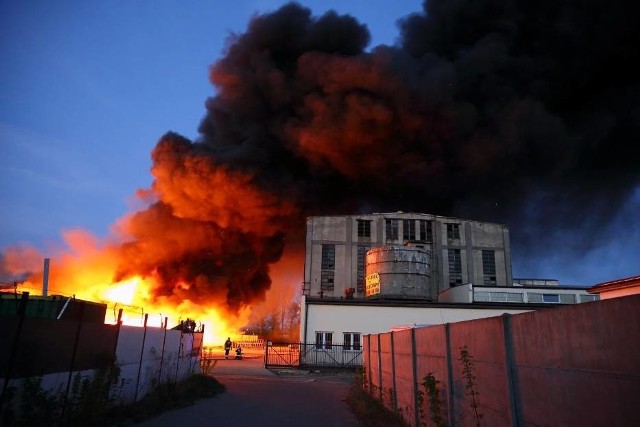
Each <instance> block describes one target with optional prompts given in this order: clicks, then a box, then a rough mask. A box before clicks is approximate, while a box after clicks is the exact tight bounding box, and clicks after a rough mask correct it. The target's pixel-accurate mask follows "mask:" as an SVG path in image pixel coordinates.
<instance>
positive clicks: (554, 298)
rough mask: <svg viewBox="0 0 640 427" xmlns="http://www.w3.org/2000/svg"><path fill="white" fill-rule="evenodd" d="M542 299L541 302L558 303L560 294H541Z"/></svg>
mask: <svg viewBox="0 0 640 427" xmlns="http://www.w3.org/2000/svg"><path fill="white" fill-rule="evenodd" d="M542 301H543V302H550V303H559V302H560V295H558V294H542Z"/></svg>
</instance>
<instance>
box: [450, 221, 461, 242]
mask: <svg viewBox="0 0 640 427" xmlns="http://www.w3.org/2000/svg"><path fill="white" fill-rule="evenodd" d="M459 238H460V224H447V239H459Z"/></svg>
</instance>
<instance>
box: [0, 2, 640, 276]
mask: <svg viewBox="0 0 640 427" xmlns="http://www.w3.org/2000/svg"><path fill="white" fill-rule="evenodd" d="M284 3H286V2H285V1H267V0H262V1H242V0H239V1H236V2H233V3H231V2H221V1H193V2H178V1H157V0H155V1H108V2H104V1H71V0H69V1H60V2H51V1H39V0H32V1H28V2H24V1H7V0H0V32H1V34H0V176H1V177H2V178H1V181H0V200H2V202H3V207H2V210H1V212H2V213H1V215H2V218H1V220H2V221H1V223H2V227H1V228H0V248H2V247H5V246H7V245H10V244H15V243H26V244H30V245H34V246H36V247H40V248H45V247H47V246H48V245H49V244H50V243H53V242H56V241H58V240H59V238H60V234H59V233H60V231H61V230H63V229H69V228H76V227H79V228H83V229H87V230H90V231H91V232H93V233H95V234H96V235H98V236H103V235H106V234H107V233H108V229H109V227H110V225H112V224H113V223H114V222H115V220H116V219H117V218H118V217H120V216H122V215H123V214H125V213H126V212H128V211H130V210H131V209H132V207H133V206H132V204H133V203H134V202H135V201H134V197H133V195H134V193H135V191H136V189H138V188H146V187H148V186H149V184H150V183H151V175H150V173H149V168H150V166H151V162H150V158H149V153H150V151H151V150H152V148H153V147H154V145H155V143H156V142H157V140H158V138H160V137H161V136H162V135H163V134H164V133H165V132H167V131H169V130H173V131H176V132H178V133H181V134H183V135H185V136H187V137H189V138H195V137H196V136H197V127H198V124H199V122H200V120H201V118H202V117H203V115H204V114H205V109H204V102H205V100H206V98H207V97H208V96H211V95H212V94H213V93H214V92H213V88H212V86H211V85H210V84H209V82H208V67H209V65H211V64H212V63H213V62H214V61H215V60H216V59H217V58H219V57H220V56H221V54H222V53H223V49H224V41H225V39H226V37H227V36H228V35H229V34H230V33H232V32H242V31H243V30H244V29H245V28H246V25H247V23H248V20H249V19H250V17H251V16H252V14H254V13H257V12H267V11H272V10H275V9H276V8H278V7H279V6H280V5H282V4H284ZM300 3H301V4H303V5H305V6H308V7H310V8H311V9H312V11H313V12H314V14H316V15H318V14H322V13H323V12H325V11H327V10H329V9H334V10H336V11H338V12H339V13H348V14H351V15H353V16H355V17H356V18H357V19H358V20H359V21H360V22H362V23H365V24H366V25H367V26H368V27H369V30H370V32H371V35H372V43H371V46H375V45H378V44H382V43H384V44H392V43H393V42H394V40H395V38H396V37H397V35H398V31H397V28H396V25H395V23H396V21H397V19H399V18H401V17H403V16H406V15H407V14H408V13H411V12H418V11H420V9H421V2H420V1H418V0H396V1H382V0H367V1H364V0H350V1H348V2H343V1H301V2H300ZM638 206H640V191H637V192H636V196H635V199H634V201H633V203H632V204H631V205H630V206H629V212H626V213H625V214H624V215H623V216H621V218H620V221H621V222H624V221H626V220H628V219H629V218H631V221H630V224H631V229H630V230H628V232H627V233H625V234H624V235H621V236H620V240H619V241H618V242H617V244H614V245H607V246H603V247H602V248H599V249H598V250H596V251H593V252H591V253H590V254H588V255H587V256H586V257H584V258H583V257H579V258H576V259H574V260H571V261H572V262H570V263H568V262H567V261H568V260H567V255H566V253H561V254H560V253H558V254H556V253H550V254H549V258H548V260H546V262H544V263H540V262H539V261H536V262H535V263H532V262H530V260H521V259H518V255H517V253H514V254H513V258H514V259H513V263H514V274H515V275H516V276H539V277H551V278H559V279H561V281H563V282H565V283H570V284H584V285H590V284H594V283H596V282H598V281H603V280H611V279H615V278H618V277H624V276H629V275H635V274H638V269H637V266H638V258H639V257H638V254H639V253H640V246H639V244H638V241H640V235H639V234H640V233H639V231H638V230H637V228H635V227H634V224H637V220H635V222H634V219H633V218H634V216H635V215H637V208H638Z"/></svg>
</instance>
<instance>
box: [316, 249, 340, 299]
mask: <svg viewBox="0 0 640 427" xmlns="http://www.w3.org/2000/svg"><path fill="white" fill-rule="evenodd" d="M335 266H336V245H322V261H321V270H320V290H321V291H333V284H334V277H335V271H334V270H335Z"/></svg>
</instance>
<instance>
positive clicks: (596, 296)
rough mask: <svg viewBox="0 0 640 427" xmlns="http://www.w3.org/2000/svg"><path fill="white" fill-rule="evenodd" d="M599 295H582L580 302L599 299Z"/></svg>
mask: <svg viewBox="0 0 640 427" xmlns="http://www.w3.org/2000/svg"><path fill="white" fill-rule="evenodd" d="M599 299H600V298H599V295H580V302H591V301H598V300H599Z"/></svg>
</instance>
